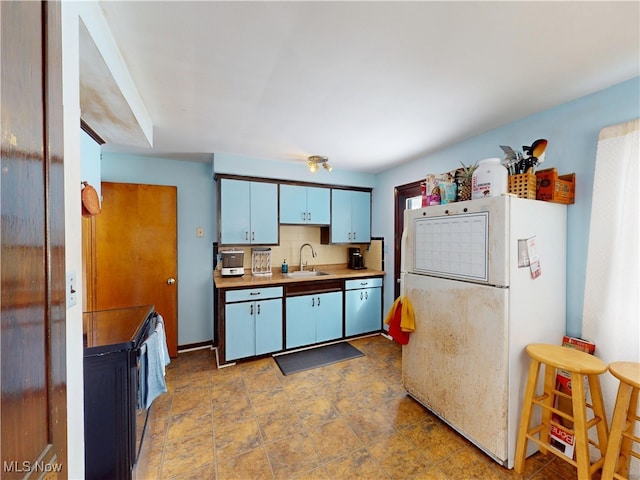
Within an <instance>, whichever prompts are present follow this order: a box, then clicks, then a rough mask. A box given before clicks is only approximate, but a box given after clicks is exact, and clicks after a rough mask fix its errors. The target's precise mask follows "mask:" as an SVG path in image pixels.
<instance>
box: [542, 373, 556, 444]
mask: <svg viewBox="0 0 640 480" xmlns="http://www.w3.org/2000/svg"><path fill="white" fill-rule="evenodd" d="M557 380H558V372H557V370H556V369H555V368H554V367H551V366H549V365H545V366H544V392H545V393H546V394H547V397H546V398H545V399H544V400H543V403H544V405H545V407H544V408H543V409H542V419H541V420H540V423H541V424H542V425H544V428H543V429H542V431H541V432H540V441H541V442H542V443H543V444H544V445H549V435H550V434H551V409H552V408H553V404H554V402H555V396H554V394H553V391H554V390H555V388H556V382H557ZM540 451H541V452H542V453H544V454H546V453H547V449H546V448H545V447H543V446H542V445H540Z"/></svg>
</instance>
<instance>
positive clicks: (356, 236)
mask: <svg viewBox="0 0 640 480" xmlns="http://www.w3.org/2000/svg"><path fill="white" fill-rule="evenodd" d="M356 238H358V235H356V232H353V239H354V240H355V239H356Z"/></svg>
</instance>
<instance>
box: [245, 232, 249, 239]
mask: <svg viewBox="0 0 640 480" xmlns="http://www.w3.org/2000/svg"><path fill="white" fill-rule="evenodd" d="M244 239H245V240H249V232H248V231H246V232H244Z"/></svg>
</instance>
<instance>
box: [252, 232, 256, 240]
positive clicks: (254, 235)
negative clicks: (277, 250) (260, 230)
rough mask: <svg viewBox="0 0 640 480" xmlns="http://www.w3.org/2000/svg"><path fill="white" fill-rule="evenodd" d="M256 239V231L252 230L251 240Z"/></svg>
mask: <svg viewBox="0 0 640 480" xmlns="http://www.w3.org/2000/svg"><path fill="white" fill-rule="evenodd" d="M255 239H256V232H251V241H255Z"/></svg>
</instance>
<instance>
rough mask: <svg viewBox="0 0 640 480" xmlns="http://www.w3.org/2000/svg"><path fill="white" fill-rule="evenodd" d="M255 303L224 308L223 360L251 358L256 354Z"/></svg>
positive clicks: (233, 304)
mask: <svg viewBox="0 0 640 480" xmlns="http://www.w3.org/2000/svg"><path fill="white" fill-rule="evenodd" d="M254 303H255V302H243V303H231V304H227V305H226V306H225V310H224V312H225V313H224V316H225V330H226V331H225V358H226V360H235V359H237V358H244V357H252V356H254V355H255V354H256V330H255V320H254V316H255V315H254V311H255V305H254Z"/></svg>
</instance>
